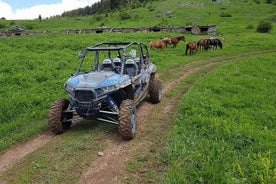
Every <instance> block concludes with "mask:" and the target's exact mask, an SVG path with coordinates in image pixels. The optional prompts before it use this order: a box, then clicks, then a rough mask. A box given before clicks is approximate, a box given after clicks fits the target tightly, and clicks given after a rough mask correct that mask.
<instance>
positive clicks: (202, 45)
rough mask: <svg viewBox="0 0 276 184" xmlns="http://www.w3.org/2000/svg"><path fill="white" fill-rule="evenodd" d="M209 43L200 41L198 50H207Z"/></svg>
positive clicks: (204, 40)
mask: <svg viewBox="0 0 276 184" xmlns="http://www.w3.org/2000/svg"><path fill="white" fill-rule="evenodd" d="M207 41H208V40H207V39H200V40H199V41H198V42H197V48H198V49H199V50H203V49H205V50H207V47H206V45H207Z"/></svg>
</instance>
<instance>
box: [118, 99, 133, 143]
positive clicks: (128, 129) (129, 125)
mask: <svg viewBox="0 0 276 184" xmlns="http://www.w3.org/2000/svg"><path fill="white" fill-rule="evenodd" d="M136 127H137V115H136V107H135V103H134V101H133V100H130V99H126V100H124V101H123V102H122V103H121V105H120V111H119V127H118V130H119V134H120V135H121V136H122V138H123V139H126V140H130V139H133V138H134V136H135V132H136Z"/></svg>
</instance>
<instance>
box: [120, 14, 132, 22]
mask: <svg viewBox="0 0 276 184" xmlns="http://www.w3.org/2000/svg"><path fill="white" fill-rule="evenodd" d="M130 18H131V15H130V14H129V13H127V12H123V13H120V19H121V20H127V19H130Z"/></svg>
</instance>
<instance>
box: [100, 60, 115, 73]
mask: <svg viewBox="0 0 276 184" xmlns="http://www.w3.org/2000/svg"><path fill="white" fill-rule="evenodd" d="M102 70H103V71H113V70H114V64H113V63H112V61H111V59H105V60H104V61H103V64H102Z"/></svg>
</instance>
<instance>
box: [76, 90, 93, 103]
mask: <svg viewBox="0 0 276 184" xmlns="http://www.w3.org/2000/svg"><path fill="white" fill-rule="evenodd" d="M75 98H76V99H77V100H78V101H79V102H88V101H89V102H90V101H92V100H93V99H94V98H95V96H94V93H93V92H92V91H85V90H79V91H76V92H75Z"/></svg>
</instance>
